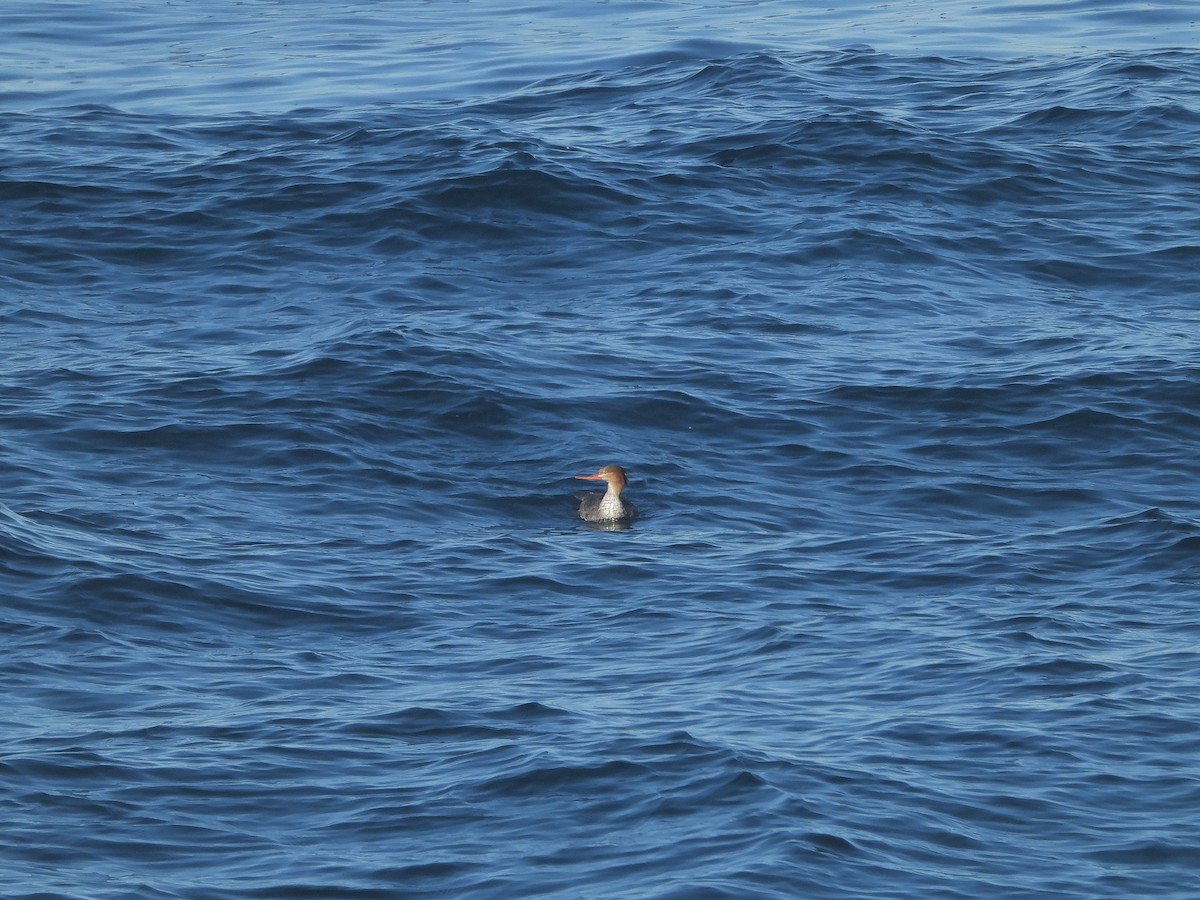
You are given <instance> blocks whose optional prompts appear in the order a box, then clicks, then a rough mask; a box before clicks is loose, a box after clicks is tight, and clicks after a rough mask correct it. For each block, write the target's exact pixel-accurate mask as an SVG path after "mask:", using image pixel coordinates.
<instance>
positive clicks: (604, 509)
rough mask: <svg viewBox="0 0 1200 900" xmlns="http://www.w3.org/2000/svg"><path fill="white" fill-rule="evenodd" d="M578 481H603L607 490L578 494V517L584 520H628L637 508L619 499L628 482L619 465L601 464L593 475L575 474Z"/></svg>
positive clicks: (635, 512) (635, 513)
mask: <svg viewBox="0 0 1200 900" xmlns="http://www.w3.org/2000/svg"><path fill="white" fill-rule="evenodd" d="M575 477H576V478H578V479H579V480H580V481H603V482H605V483H606V484H607V485H608V490H606V491H605V492H604V493H603V494H597V493H596V492H595V491H589V492H586V493H581V494H579V518H581V519H583V521H585V522H629V521H631V520H632V519H633V517H634V516H635V515H637V510H635V509H634V508H633V504H632V503H630V502H629V501H628V500H622V499H621V491H623V490H625V486H626V485H627V484H628V483H629V479H628V478H626V477H625V470H624V469H622V468H621V467H620V466H602V467H601V468H600V469H598V470H597V471H596V474H595V475H576V476H575Z"/></svg>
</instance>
